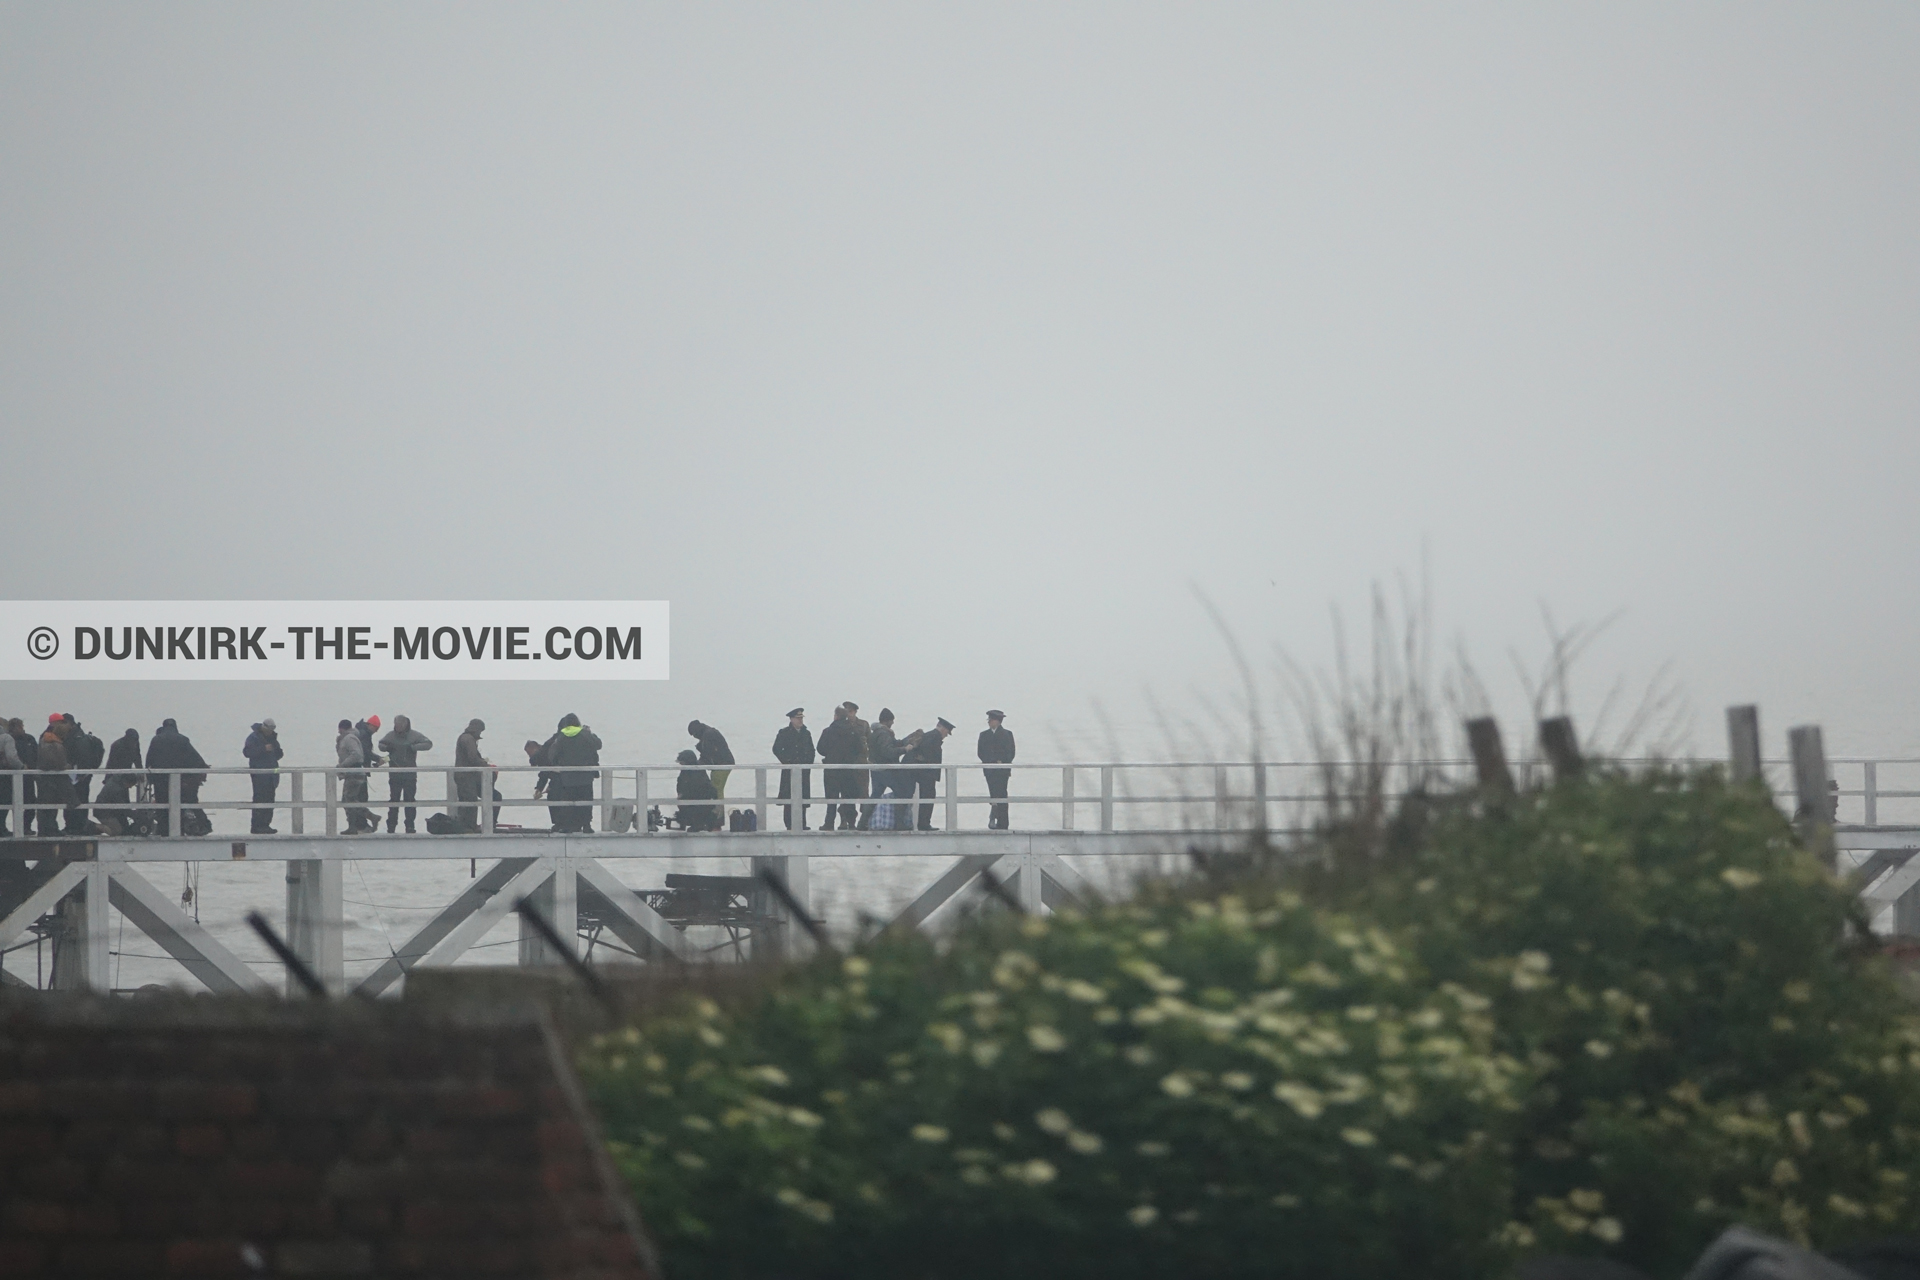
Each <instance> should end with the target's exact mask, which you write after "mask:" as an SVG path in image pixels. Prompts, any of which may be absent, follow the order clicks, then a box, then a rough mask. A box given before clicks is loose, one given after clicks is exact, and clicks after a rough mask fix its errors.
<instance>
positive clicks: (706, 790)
mask: <svg viewBox="0 0 1920 1280" xmlns="http://www.w3.org/2000/svg"><path fill="white" fill-rule="evenodd" d="M675 759H677V760H678V761H679V763H680V764H682V765H685V766H689V767H686V768H683V769H681V770H680V776H679V777H677V778H675V779H674V783H673V793H674V794H675V795H676V796H678V797H680V799H681V800H683V801H685V800H718V799H719V798H720V791H719V789H718V788H717V787H715V786H714V785H713V779H712V778H711V777H709V776H708V775H707V771H706V770H705V769H700V768H695V767H692V766H697V765H698V764H699V763H700V757H699V756H697V755H695V754H694V753H693V752H691V751H682V752H681V753H680V754H679V755H678V756H677V757H675ZM678 816H679V818H680V825H681V826H683V827H685V828H686V829H687V830H688V831H718V830H720V806H719V805H717V804H682V805H681V806H680V808H679V813H678Z"/></svg>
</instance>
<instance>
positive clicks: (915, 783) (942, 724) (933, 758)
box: [906, 716, 953, 831]
mask: <svg viewBox="0 0 1920 1280" xmlns="http://www.w3.org/2000/svg"><path fill="white" fill-rule="evenodd" d="M952 732H953V722H952V721H951V720H949V719H947V718H946V717H945V716H941V717H940V718H939V720H938V722H937V723H936V724H935V725H934V726H933V728H931V729H929V730H927V732H926V733H924V734H922V735H921V738H920V741H919V742H917V743H915V744H914V746H913V749H912V750H910V751H908V752H907V756H906V758H907V760H908V761H909V762H911V763H913V764H919V765H935V766H938V765H939V764H940V762H941V750H940V748H941V745H942V744H943V743H945V742H946V740H947V737H948V735H949V734H951V733H952ZM907 776H908V779H909V780H908V783H907V794H908V795H912V794H913V793H914V790H915V789H918V791H919V792H920V801H921V804H920V821H919V823H918V828H919V830H921V831H932V830H933V829H934V826H933V800H934V798H935V796H937V795H938V794H939V790H940V770H939V769H938V768H937V767H936V768H932V769H914V770H911V771H910V772H909V773H908V775H907Z"/></svg>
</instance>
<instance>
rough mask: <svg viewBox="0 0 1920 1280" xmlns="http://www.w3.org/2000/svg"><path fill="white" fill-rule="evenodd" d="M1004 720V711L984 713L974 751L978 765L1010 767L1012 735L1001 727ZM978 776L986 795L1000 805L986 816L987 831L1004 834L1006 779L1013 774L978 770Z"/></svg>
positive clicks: (1003, 771)
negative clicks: (984, 722)
mask: <svg viewBox="0 0 1920 1280" xmlns="http://www.w3.org/2000/svg"><path fill="white" fill-rule="evenodd" d="M1006 718H1007V713H1006V712H1004V711H989V712H987V727H986V728H984V729H982V730H981V731H980V742H979V745H978V746H977V748H976V753H977V754H978V755H979V757H980V763H981V764H1012V763H1013V734H1012V733H1011V732H1010V731H1009V730H1007V729H1006V728H1005V727H1003V726H1002V724H1001V721H1003V720H1005V719H1006ZM980 772H982V773H984V774H986V775H987V794H988V795H990V796H992V797H993V798H994V799H996V800H998V801H1000V803H999V804H996V805H994V806H993V807H992V809H990V810H989V811H988V813H987V830H989V831H1005V830H1006V829H1007V804H1006V800H1007V779H1008V778H1011V777H1012V776H1013V770H1011V769H982V770H981V771H980Z"/></svg>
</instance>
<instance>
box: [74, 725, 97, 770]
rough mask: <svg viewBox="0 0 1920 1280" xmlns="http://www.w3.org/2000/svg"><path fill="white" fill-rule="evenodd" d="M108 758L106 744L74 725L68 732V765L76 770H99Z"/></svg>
mask: <svg viewBox="0 0 1920 1280" xmlns="http://www.w3.org/2000/svg"><path fill="white" fill-rule="evenodd" d="M106 758H107V747H106V744H105V743H103V742H101V741H100V739H98V738H96V737H94V736H93V735H92V734H90V733H88V732H87V731H86V730H85V729H82V728H81V727H80V726H79V725H77V724H76V725H74V726H73V727H72V728H71V729H68V730H67V763H68V764H70V765H71V766H72V767H74V768H75V769H98V768H99V767H100V762H101V761H102V760H104V759H106Z"/></svg>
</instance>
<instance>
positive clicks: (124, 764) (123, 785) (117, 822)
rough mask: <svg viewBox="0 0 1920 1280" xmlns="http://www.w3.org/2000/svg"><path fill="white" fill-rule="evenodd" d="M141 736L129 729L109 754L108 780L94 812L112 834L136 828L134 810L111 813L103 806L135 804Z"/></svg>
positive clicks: (114, 743) (104, 783)
mask: <svg viewBox="0 0 1920 1280" xmlns="http://www.w3.org/2000/svg"><path fill="white" fill-rule="evenodd" d="M139 770H140V734H139V731H138V730H135V729H129V730H127V731H126V732H125V733H123V734H121V735H120V736H119V737H117V738H115V739H114V740H113V746H112V747H110V748H108V750H107V776H106V779H105V781H103V782H102V783H101V784H100V801H99V804H100V806H101V807H98V808H96V809H94V811H93V812H94V814H95V816H96V817H98V818H99V819H100V825H101V826H103V827H105V828H106V829H107V831H108V833H109V834H112V835H121V834H124V833H125V832H126V830H127V829H128V828H129V827H131V826H132V825H133V811H132V810H131V809H108V808H106V807H104V806H106V805H115V804H131V803H133V789H134V788H135V787H137V786H139V785H140V772H139Z"/></svg>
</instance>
